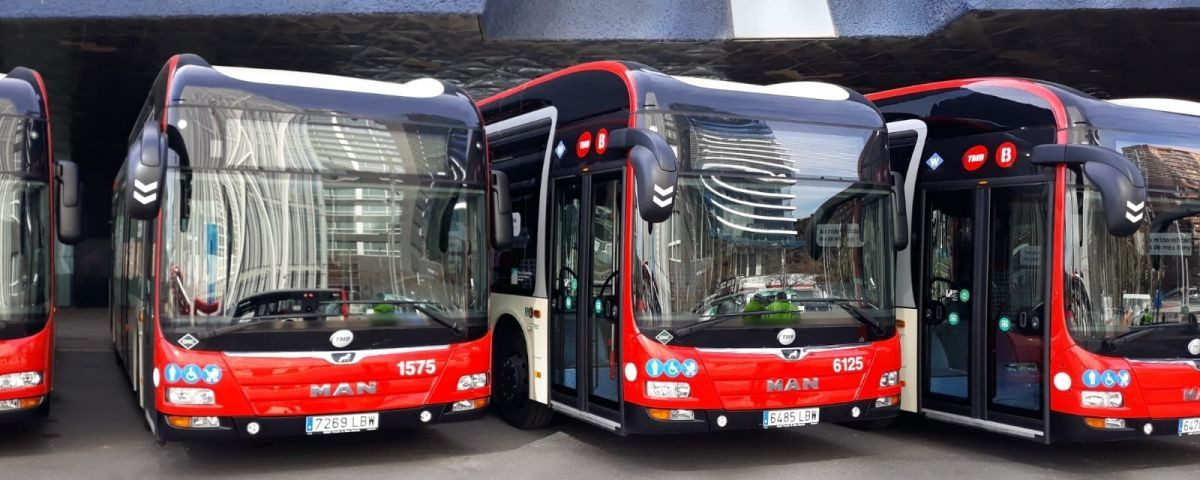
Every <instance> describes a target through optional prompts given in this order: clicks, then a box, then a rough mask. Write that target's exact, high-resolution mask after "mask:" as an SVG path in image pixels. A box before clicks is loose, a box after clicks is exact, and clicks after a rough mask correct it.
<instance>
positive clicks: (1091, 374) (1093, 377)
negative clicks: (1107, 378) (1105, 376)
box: [1083, 370, 1100, 388]
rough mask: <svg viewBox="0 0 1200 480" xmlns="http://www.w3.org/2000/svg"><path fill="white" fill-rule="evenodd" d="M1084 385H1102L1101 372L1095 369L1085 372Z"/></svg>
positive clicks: (1093, 386) (1090, 386) (1091, 386)
mask: <svg viewBox="0 0 1200 480" xmlns="http://www.w3.org/2000/svg"><path fill="white" fill-rule="evenodd" d="M1083 385H1084V386H1086V387H1088V388H1096V387H1098V386H1100V373H1099V372H1097V371H1095V370H1088V371H1086V372H1083Z"/></svg>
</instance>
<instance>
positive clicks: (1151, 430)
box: [1142, 423, 1154, 435]
mask: <svg viewBox="0 0 1200 480" xmlns="http://www.w3.org/2000/svg"><path fill="white" fill-rule="evenodd" d="M1142 433H1144V434H1146V435H1150V434H1152V433H1154V425H1151V424H1149V423H1147V424H1145V425H1142Z"/></svg>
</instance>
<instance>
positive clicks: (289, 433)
mask: <svg viewBox="0 0 1200 480" xmlns="http://www.w3.org/2000/svg"><path fill="white" fill-rule="evenodd" d="M485 411H487V408H475V409H472V410H466V411H459V412H455V411H452V404H448V403H446V404H430V405H424V406H421V407H417V408H407V409H402V410H386V411H380V412H345V413H344V414H345V415H355V414H361V413H378V414H379V424H378V425H377V426H376V428H371V429H363V430H357V431H346V432H337V433H309V432H308V431H307V427H306V425H307V423H308V418H309V417H308V416H295V417H255V416H242V417H221V416H218V417H217V418H218V419H219V421H220V426H219V427H208V428H181V427H176V426H172V425H170V424H169V423H168V422H167V415H165V414H162V413H160V414H158V428H159V429H160V431H161V432H162V439H163V440H164V441H174V440H183V441H205V440H227V439H235V438H270V437H301V436H324V435H335V434H341V433H361V432H367V431H378V430H392V429H399V428H408V427H415V426H420V425H430V424H435V423H451V422H460V421H464V420H473V419H477V418H480V417H482V416H483V413H484V412H485ZM335 415H337V414H335ZM315 416H325V415H315Z"/></svg>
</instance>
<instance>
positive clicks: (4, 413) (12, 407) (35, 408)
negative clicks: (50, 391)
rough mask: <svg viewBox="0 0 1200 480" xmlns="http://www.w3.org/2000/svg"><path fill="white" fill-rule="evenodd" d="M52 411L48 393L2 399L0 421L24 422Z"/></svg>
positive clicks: (0, 400)
mask: <svg viewBox="0 0 1200 480" xmlns="http://www.w3.org/2000/svg"><path fill="white" fill-rule="evenodd" d="M49 411H50V398H49V396H48V395H38V396H35V397H24V398H10V399H0V423H7V422H22V421H27V420H32V419H36V418H41V417H45V416H46V414H47V413H49Z"/></svg>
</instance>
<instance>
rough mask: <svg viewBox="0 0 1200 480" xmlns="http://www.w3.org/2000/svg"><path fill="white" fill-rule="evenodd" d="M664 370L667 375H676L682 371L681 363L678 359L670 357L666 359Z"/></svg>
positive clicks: (672, 376)
mask: <svg viewBox="0 0 1200 480" xmlns="http://www.w3.org/2000/svg"><path fill="white" fill-rule="evenodd" d="M666 370H667V376H668V377H671V378H675V377H678V376H679V374H681V373H683V365H681V364H680V363H679V360H676V359H674V358H672V359H670V360H667V363H666Z"/></svg>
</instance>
